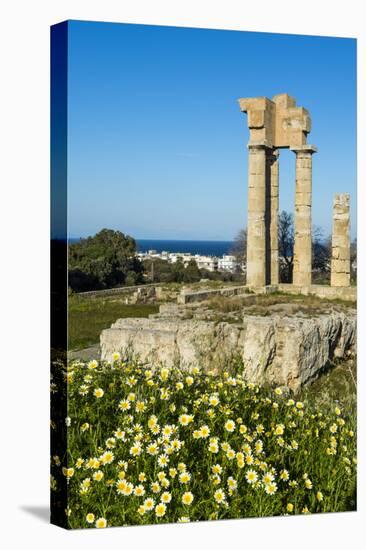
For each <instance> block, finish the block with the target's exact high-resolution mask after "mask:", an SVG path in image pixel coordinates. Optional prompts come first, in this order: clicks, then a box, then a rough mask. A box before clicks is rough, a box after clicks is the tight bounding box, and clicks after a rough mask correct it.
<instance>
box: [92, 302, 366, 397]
mask: <svg viewBox="0 0 366 550" xmlns="http://www.w3.org/2000/svg"><path fill="white" fill-rule="evenodd" d="M174 312H175V313H174ZM355 338H356V313H355V310H353V309H352V310H349V311H347V312H346V313H345V312H342V311H332V312H327V313H326V314H319V315H316V316H311V317H307V316H306V315H302V314H300V313H297V314H293V315H282V316H281V315H280V314H276V313H273V314H271V315H269V316H259V315H247V314H244V315H243V319H242V322H241V323H228V322H213V321H207V320H199V319H195V318H192V319H184V318H181V317H180V316H179V312H178V311H177V309H175V310H174V308H173V309H172V310H171V315H169V311H168V312H167V311H162V312H161V315H160V316H155V318H151V319H118V320H117V321H116V322H115V323H114V324H113V325H112V326H111V328H110V329H106V330H103V332H102V333H101V337H100V343H101V354H102V359H103V360H110V359H111V357H112V353H113V352H114V351H125V350H126V349H128V348H131V349H132V350H133V352H134V353H136V354H137V355H138V356H139V357H140V359H141V360H143V361H158V362H161V363H163V364H166V365H168V366H169V365H173V364H174V363H176V362H179V363H180V364H181V365H182V366H190V365H199V366H201V367H202V368H204V369H207V370H212V369H222V368H225V365H227V364H228V361H230V359H232V358H234V357H240V358H241V359H242V361H243V364H244V372H245V376H246V378H247V380H248V381H251V382H254V383H259V384H263V383H265V382H268V383H270V384H276V385H286V386H288V387H289V388H291V389H292V390H294V391H297V390H298V389H299V388H300V387H301V386H303V385H304V384H307V383H308V382H310V381H312V380H313V379H315V378H316V377H317V376H319V374H320V373H321V371H322V370H323V369H324V368H325V367H326V366H327V364H328V363H329V361H331V360H333V359H334V358H338V357H340V358H341V357H347V356H348V355H351V354H353V353H354V352H355Z"/></svg>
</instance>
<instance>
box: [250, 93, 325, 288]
mask: <svg viewBox="0 0 366 550" xmlns="http://www.w3.org/2000/svg"><path fill="white" fill-rule="evenodd" d="M239 105H240V109H241V111H242V112H244V113H247V114H248V127H249V144H248V148H249V178H248V238H247V284H248V285H251V286H257V287H259V286H264V285H268V284H277V283H278V278H279V275H278V158H277V155H278V149H280V148H290V149H292V150H293V151H295V152H296V195H295V197H296V198H295V251H294V255H295V258H294V281H293V282H294V284H296V285H309V284H311V192H312V189H311V186H312V158H311V155H312V154H313V153H314V152H315V151H316V148H315V147H313V146H312V145H307V143H306V140H307V135H308V133H309V132H310V129H311V119H310V115H309V113H308V111H307V110H306V109H304V108H303V107H297V106H296V100H295V99H294V98H293V97H290V96H289V95H288V94H279V95H276V96H274V97H273V98H272V100H270V99H268V98H266V97H249V98H241V99H239Z"/></svg>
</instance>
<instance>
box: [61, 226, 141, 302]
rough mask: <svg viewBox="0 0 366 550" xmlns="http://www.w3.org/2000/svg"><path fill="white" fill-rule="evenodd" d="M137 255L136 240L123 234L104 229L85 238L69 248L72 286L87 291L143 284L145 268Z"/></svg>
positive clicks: (70, 282)
mask: <svg viewBox="0 0 366 550" xmlns="http://www.w3.org/2000/svg"><path fill="white" fill-rule="evenodd" d="M135 253H136V242H135V240H134V239H133V238H132V237H130V236H128V235H124V234H123V233H122V232H121V231H114V230H112V229H102V230H101V231H99V233H97V234H96V235H94V237H88V238H86V239H81V240H80V241H79V242H77V243H74V244H71V245H70V246H69V286H70V287H71V288H72V290H75V291H83V290H95V289H101V288H111V287H115V286H120V285H124V284H127V283H130V282H131V281H134V284H136V283H140V282H142V281H143V277H142V274H143V266H142V263H141V262H140V261H139V260H138V258H136V256H135ZM127 277H128V278H127ZM126 279H127V280H126Z"/></svg>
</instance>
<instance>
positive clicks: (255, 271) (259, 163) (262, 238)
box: [247, 145, 267, 286]
mask: <svg viewBox="0 0 366 550" xmlns="http://www.w3.org/2000/svg"><path fill="white" fill-rule="evenodd" d="M266 167H267V162H266V148H265V147H264V146H262V145H258V146H254V145H249V164H248V170H249V174H248V238H247V284H250V285H253V286H264V285H265V284H266Z"/></svg>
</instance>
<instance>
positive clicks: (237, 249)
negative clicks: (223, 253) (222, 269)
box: [229, 228, 248, 266]
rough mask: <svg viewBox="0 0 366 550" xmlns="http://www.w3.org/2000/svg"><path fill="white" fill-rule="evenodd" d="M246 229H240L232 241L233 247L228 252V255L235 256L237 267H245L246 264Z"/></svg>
mask: <svg viewBox="0 0 366 550" xmlns="http://www.w3.org/2000/svg"><path fill="white" fill-rule="evenodd" d="M247 238H248V232H247V229H246V228H244V229H241V230H240V231H239V233H238V234H237V235H236V237H235V239H234V243H233V246H232V248H231V250H230V252H229V253H230V254H232V255H233V256H235V259H236V261H237V262H238V265H239V266H241V265H244V266H245V265H246V263H247Z"/></svg>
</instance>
